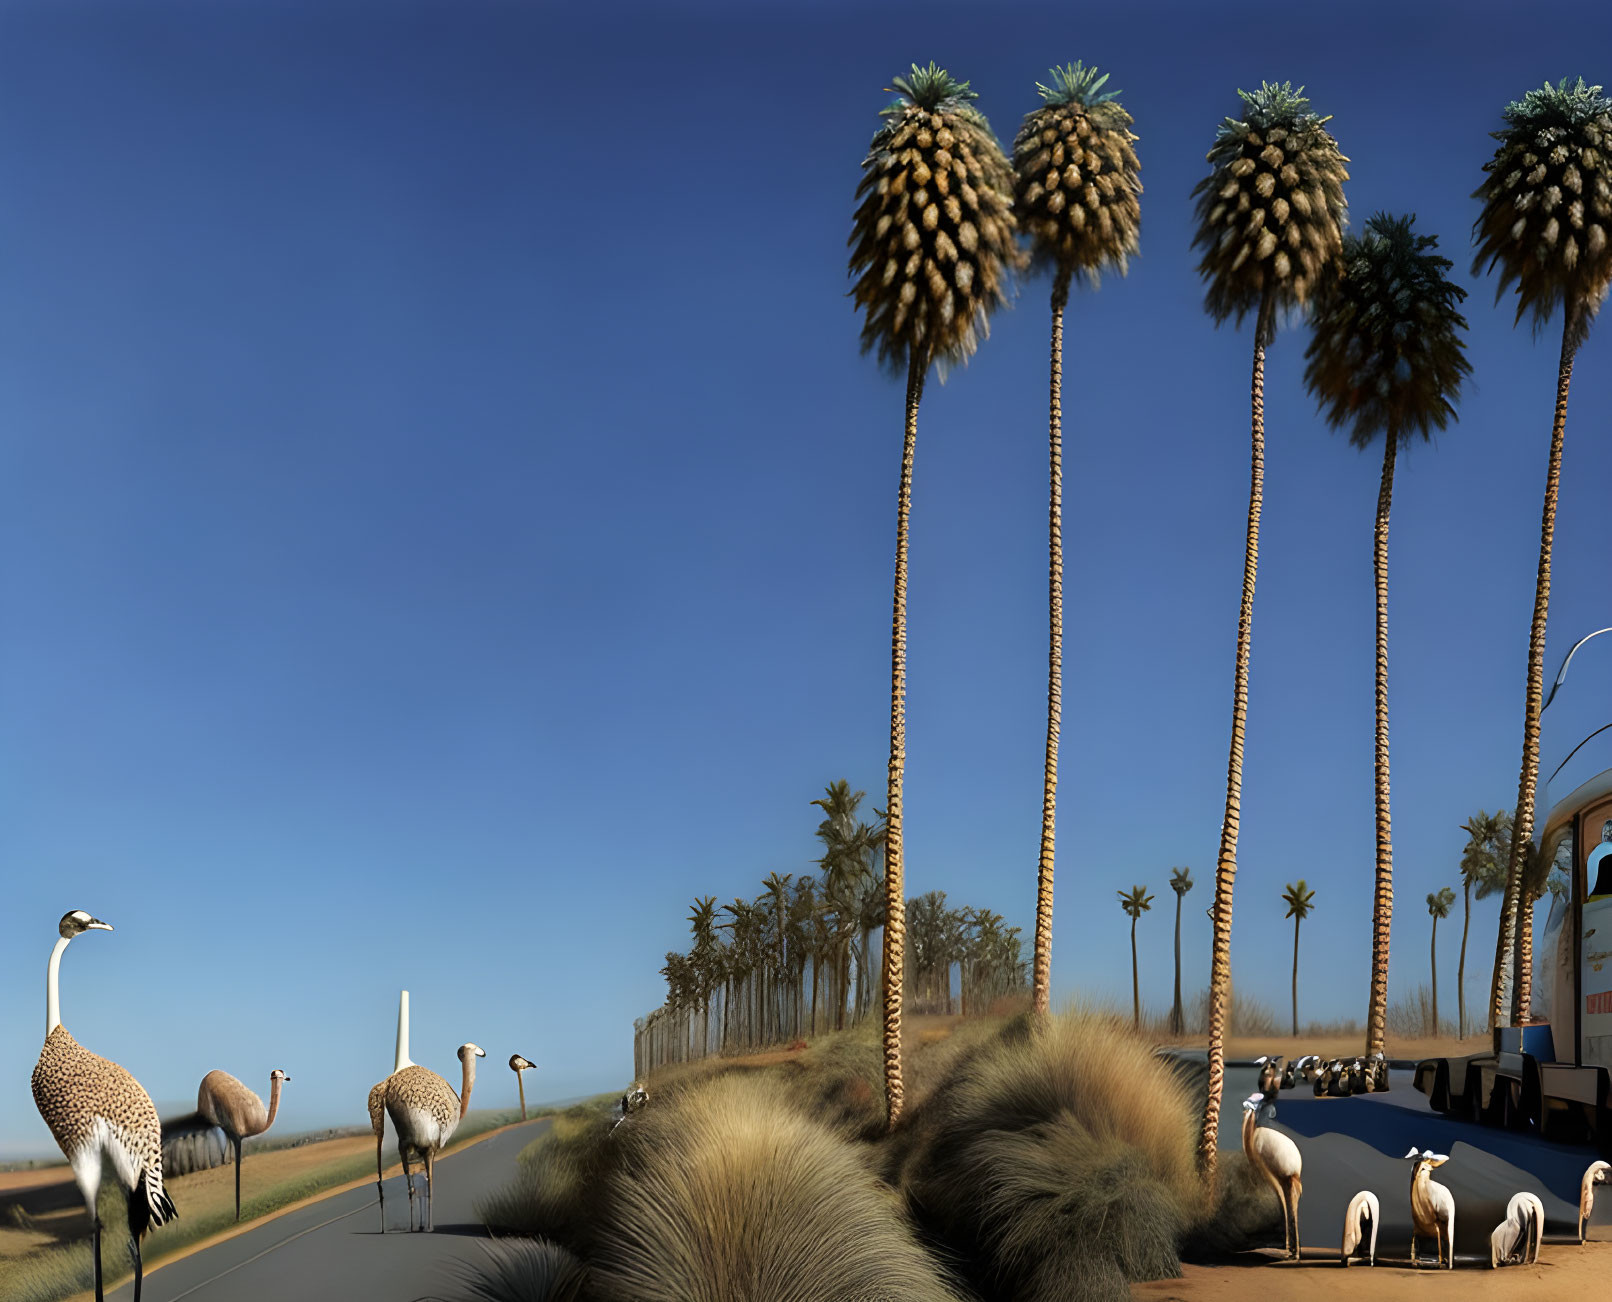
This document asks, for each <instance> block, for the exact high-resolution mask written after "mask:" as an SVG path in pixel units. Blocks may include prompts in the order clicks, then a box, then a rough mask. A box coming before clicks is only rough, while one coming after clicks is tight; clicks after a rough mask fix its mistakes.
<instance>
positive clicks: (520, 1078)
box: [515, 1071, 526, 1121]
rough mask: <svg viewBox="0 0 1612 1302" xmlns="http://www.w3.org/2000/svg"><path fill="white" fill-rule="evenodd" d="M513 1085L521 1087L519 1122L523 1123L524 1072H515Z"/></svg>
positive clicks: (524, 1112) (524, 1099)
mask: <svg viewBox="0 0 1612 1302" xmlns="http://www.w3.org/2000/svg"><path fill="white" fill-rule="evenodd" d="M515 1083H516V1084H517V1085H519V1086H520V1087H521V1120H522V1121H525V1120H526V1074H525V1073H524V1072H519V1071H518V1072H516V1073H515Z"/></svg>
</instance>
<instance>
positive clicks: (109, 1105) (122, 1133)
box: [33, 909, 179, 1302]
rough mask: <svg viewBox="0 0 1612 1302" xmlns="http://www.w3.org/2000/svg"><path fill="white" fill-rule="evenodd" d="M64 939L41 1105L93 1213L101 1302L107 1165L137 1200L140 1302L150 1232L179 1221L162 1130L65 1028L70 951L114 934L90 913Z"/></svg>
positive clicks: (54, 982)
mask: <svg viewBox="0 0 1612 1302" xmlns="http://www.w3.org/2000/svg"><path fill="white" fill-rule="evenodd" d="M57 930H58V931H59V932H60V933H61V939H60V940H58V941H57V942H56V948H55V949H53V950H51V952H50V967H49V969H48V970H47V972H46V976H45V1047H44V1048H43V1049H41V1050H40V1053H39V1062H38V1063H37V1064H36V1065H35V1066H34V1078H33V1088H34V1104H35V1106H37V1107H38V1109H39V1115H40V1116H41V1117H43V1118H44V1119H45V1124H46V1125H47V1126H49V1127H50V1133H51V1134H52V1135H54V1136H55V1137H56V1142H57V1144H59V1145H60V1146H61V1150H62V1152H63V1154H65V1155H66V1157H67V1160H68V1162H69V1164H70V1165H71V1166H72V1168H73V1179H74V1180H75V1181H76V1182H77V1184H78V1191H79V1193H80V1194H82V1195H83V1197H84V1206H85V1207H86V1208H88V1209H89V1214H90V1223H91V1225H92V1226H93V1227H94V1231H93V1234H94V1254H95V1302H102V1300H103V1297H104V1294H103V1293H102V1291H101V1217H100V1213H99V1212H98V1211H97V1209H96V1205H95V1199H96V1195H97V1194H98V1193H99V1192H100V1188H101V1175H102V1169H103V1163H104V1159H106V1158H108V1157H110V1158H111V1159H112V1169H113V1172H114V1174H115V1176H116V1179H117V1181H118V1183H119V1184H121V1185H122V1186H123V1187H124V1188H125V1189H127V1190H128V1195H129V1253H130V1255H131V1256H132V1257H133V1258H134V1298H135V1302H140V1285H141V1283H142V1281H143V1279H144V1276H145V1271H144V1268H143V1266H142V1265H141V1261H140V1239H141V1236H142V1235H144V1234H145V1232H146V1231H147V1230H149V1229H153V1228H155V1227H156V1226H159V1225H163V1224H165V1223H166V1222H168V1221H170V1220H173V1219H174V1218H175V1217H176V1216H178V1214H179V1213H178V1212H177V1211H175V1210H174V1205H173V1199H171V1198H169V1197H168V1194H167V1191H166V1190H165V1189H164V1188H163V1187H162V1123H161V1122H160V1121H158V1120H157V1109H156V1107H155V1105H153V1104H152V1102H151V1096H150V1095H149V1094H147V1093H146V1092H145V1090H143V1089H141V1088H140V1082H139V1081H137V1080H135V1078H134V1077H133V1076H131V1075H129V1073H128V1072H126V1071H125V1070H124V1069H123V1068H122V1067H119V1066H118V1065H117V1063H115V1062H108V1061H107V1060H106V1059H105V1058H101V1057H98V1056H97V1055H95V1054H93V1053H91V1052H90V1051H89V1050H88V1049H86V1048H83V1047H82V1046H81V1045H80V1044H79V1043H78V1041H76V1040H75V1039H73V1037H72V1036H71V1035H70V1034H68V1031H67V1028H66V1027H65V1026H63V1025H62V1016H61V997H60V993H59V976H60V972H61V964H62V951H63V950H65V949H66V948H67V944H68V942H69V941H70V940H72V939H73V937H74V936H78V935H81V934H82V933H84V932H86V931H111V930H112V928H111V926H110V925H108V924H107V923H105V922H102V921H101V920H100V919H98V918H92V917H91V916H90V915H89V914H87V913H85V912H84V910H83V909H74V910H73V911H72V912H71V913H64V914H63V915H62V920H61V923H60V925H59V926H58V928H57Z"/></svg>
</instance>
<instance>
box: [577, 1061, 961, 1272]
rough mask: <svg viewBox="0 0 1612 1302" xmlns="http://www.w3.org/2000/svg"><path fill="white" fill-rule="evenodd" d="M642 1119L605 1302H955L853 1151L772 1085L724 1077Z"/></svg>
mask: <svg viewBox="0 0 1612 1302" xmlns="http://www.w3.org/2000/svg"><path fill="white" fill-rule="evenodd" d="M657 1102H660V1101H659V1100H658V1101H657ZM638 1120H639V1123H640V1124H638V1125H637V1126H636V1127H634V1129H633V1132H632V1134H631V1135H630V1136H627V1137H625V1138H624V1139H623V1140H622V1141H621V1146H620V1149H619V1152H618V1154H617V1160H618V1163H619V1165H618V1168H617V1170H616V1172H615V1174H614V1175H613V1177H612V1178H611V1180H610V1187H609V1191H608V1197H607V1206H606V1208H605V1210H604V1213H603V1215H602V1217H601V1220H600V1223H599V1224H598V1226H597V1230H596V1233H595V1235H594V1236H593V1251H592V1254H591V1262H592V1265H593V1269H594V1274H593V1289H594V1291H595V1292H596V1293H597V1294H598V1296H599V1297H600V1298H601V1299H605V1300H607V1302H629V1300H630V1302H732V1299H735V1298H744V1299H746V1302H875V1300H877V1302H952V1300H953V1299H956V1298H957V1297H958V1294H957V1293H955V1292H954V1291H953V1290H952V1289H951V1288H950V1287H949V1286H948V1284H947V1283H946V1281H945V1279H944V1278H943V1276H942V1275H941V1273H940V1271H939V1269H938V1268H937V1267H936V1266H935V1264H934V1263H933V1262H932V1261H931V1260H930V1259H929V1258H928V1256H927V1255H926V1254H925V1253H924V1251H923V1249H922V1248H920V1247H919V1245H918V1243H917V1241H916V1239H915V1238H914V1236H913V1233H912V1230H911V1227H910V1226H909V1224H908V1222H907V1220H906V1217H905V1215H904V1214H903V1212H902V1209H901V1206H900V1200H899V1198H897V1197H896V1196H895V1195H894V1193H893V1192H892V1191H891V1190H889V1189H887V1188H885V1187H884V1186H882V1185H881V1184H880V1183H879V1181H878V1180H877V1179H876V1178H875V1176H874V1175H873V1173H872V1171H871V1170H870V1169H869V1167H868V1165H867V1163H866V1162H864V1161H863V1160H862V1157H861V1155H860V1154H859V1151H858V1149H857V1147H856V1146H854V1145H852V1144H849V1143H847V1142H846V1141H845V1140H844V1139H843V1138H841V1137H840V1136H838V1135H836V1134H835V1133H834V1132H833V1131H832V1130H830V1129H829V1128H828V1127H826V1126H824V1125H822V1124H821V1123H819V1122H817V1121H814V1120H812V1119H811V1118H809V1117H808V1116H806V1115H804V1114H803V1113H801V1112H800V1111H798V1110H797V1109H796V1108H795V1107H792V1106H790V1105H789V1104H788V1103H787V1102H783V1103H782V1105H781V1101H780V1097H779V1092H778V1090H777V1088H776V1081H772V1080H768V1079H767V1078H766V1077H765V1076H756V1077H747V1076H744V1075H738V1074H732V1075H727V1076H723V1077H719V1078H717V1079H714V1080H711V1081H710V1082H709V1083H707V1084H706V1085H705V1086H704V1087H703V1088H701V1089H698V1090H691V1091H688V1092H686V1093H684V1094H683V1095H682V1096H681V1097H679V1098H676V1099H674V1100H671V1101H669V1102H666V1103H665V1104H664V1106H659V1107H654V1106H652V1107H651V1108H649V1109H646V1110H645V1111H644V1112H643V1113H641V1114H640V1115H639V1118H638Z"/></svg>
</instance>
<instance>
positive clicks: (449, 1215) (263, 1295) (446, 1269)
mask: <svg viewBox="0 0 1612 1302" xmlns="http://www.w3.org/2000/svg"><path fill="white" fill-rule="evenodd" d="M548 1124H549V1123H548V1121H546V1120H543V1121H528V1122H526V1123H525V1124H523V1125H518V1126H514V1127H512V1128H510V1129H509V1130H506V1131H504V1132H503V1133H501V1134H497V1135H494V1136H492V1138H490V1139H484V1140H482V1141H481V1142H480V1143H478V1144H473V1145H472V1146H470V1147H469V1148H466V1149H464V1150H463V1151H461V1152H458V1153H450V1154H449V1155H448V1156H446V1157H443V1158H440V1159H439V1160H438V1161H437V1170H436V1208H435V1213H434V1220H435V1224H436V1230H435V1232H434V1233H432V1234H409V1233H407V1232H406V1231H407V1230H408V1225H409V1220H408V1217H409V1198H408V1193H407V1190H406V1188H405V1186H404V1184H403V1177H402V1176H401V1175H397V1176H394V1177H392V1178H391V1179H390V1180H388V1181H387V1182H386V1228H387V1233H386V1234H385V1235H384V1236H383V1235H382V1234H381V1232H380V1213H379V1212H378V1211H377V1210H376V1206H375V1182H374V1181H370V1182H369V1183H368V1184H365V1185H362V1186H360V1187H359V1188H357V1189H349V1190H348V1191H347V1192H346V1193H342V1194H337V1195H336V1196H335V1197H332V1198H325V1199H321V1200H320V1201H319V1202H316V1203H312V1204H310V1205H309V1206H307V1207H303V1208H301V1209H300V1210H298V1211H295V1212H291V1213H290V1214H289V1215H286V1216H282V1217H280V1218H279V1219H278V1220H274V1221H270V1222H268V1223H266V1224H263V1225H260V1226H258V1227H257V1228H255V1229H251V1230H248V1231H247V1232H246V1233H245V1234H240V1235H237V1236H236V1237H235V1238H233V1239H229V1240H227V1241H226V1242H224V1243H220V1244H218V1245H216V1246H215V1247H211V1248H208V1249H206V1250H204V1251H202V1252H198V1253H195V1254H193V1255H191V1256H189V1257H185V1258H184V1259H182V1260H180V1261H175V1262H171V1263H170V1264H168V1265H166V1266H164V1267H162V1269H161V1270H158V1271H155V1272H153V1273H150V1274H148V1275H147V1276H146V1281H145V1292H144V1295H143V1297H142V1302H180V1299H181V1298H184V1299H187V1302H287V1299H290V1300H291V1302H325V1299H333V1300H334V1299H344V1300H345V1299H349V1298H363V1299H366V1302H414V1300H415V1299H419V1298H430V1297H440V1298H454V1297H458V1296H462V1293H463V1291H462V1289H461V1288H460V1287H459V1280H460V1278H461V1273H460V1267H461V1265H462V1263H464V1262H467V1261H474V1260H476V1258H477V1257H478V1256H480V1253H481V1247H480V1244H481V1243H483V1242H485V1241H486V1238H487V1232H486V1230H485V1229H483V1228H482V1226H481V1225H480V1224H479V1223H478V1222H477V1220H476V1214H475V1211H474V1206H473V1205H474V1203H475V1202H476V1200H477V1199H478V1198H480V1197H482V1196H483V1195H485V1194H487V1193H490V1192H491V1191H493V1190H495V1189H497V1188H498V1187H499V1186H500V1185H501V1184H503V1182H504V1181H505V1180H507V1179H508V1178H509V1177H510V1176H511V1175H512V1174H513V1172H514V1169H515V1155H516V1154H517V1153H519V1152H520V1151H521V1149H522V1148H524V1147H525V1146H526V1145H527V1144H529V1143H531V1142H532V1140H534V1139H535V1138H537V1136H538V1135H540V1134H542V1133H543V1130H544V1129H545V1128H546V1127H547V1126H548ZM419 1185H420V1187H421V1189H422V1190H423V1187H424V1178H423V1177H420V1178H419ZM393 1230H397V1231H398V1233H396V1234H394V1233H392V1231H393ZM104 1250H109V1251H110V1252H111V1253H114V1254H116V1253H117V1252H118V1251H119V1249H118V1247H116V1246H114V1245H113V1244H112V1243H111V1241H109V1242H108V1244H107V1245H106V1246H105V1249H104ZM107 1296H108V1299H109V1302H129V1300H130V1299H132V1298H133V1297H134V1285H133V1283H132V1281H131V1282H130V1283H128V1284H125V1285H124V1286H123V1287H122V1288H120V1289H118V1290H116V1291H115V1292H113V1293H109V1294H108V1295H107Z"/></svg>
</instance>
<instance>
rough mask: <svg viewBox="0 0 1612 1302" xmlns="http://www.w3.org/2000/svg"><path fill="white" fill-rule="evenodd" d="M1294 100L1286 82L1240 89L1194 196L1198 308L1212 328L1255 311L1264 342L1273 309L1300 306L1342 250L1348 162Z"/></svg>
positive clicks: (1318, 120) (1302, 102) (1305, 103)
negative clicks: (1239, 103) (1239, 105)
mask: <svg viewBox="0 0 1612 1302" xmlns="http://www.w3.org/2000/svg"><path fill="white" fill-rule="evenodd" d="M1303 92H1304V88H1303V87H1302V86H1300V87H1299V88H1298V89H1297V90H1294V89H1293V87H1292V85H1291V84H1290V83H1288V82H1282V83H1281V84H1280V85H1272V84H1271V83H1269V82H1266V83H1262V84H1261V86H1260V88H1259V89H1258V90H1256V91H1245V90H1239V91H1238V92H1237V94H1238V95H1240V96H1241V97H1242V100H1243V106H1244V107H1243V115H1242V117H1241V118H1231V117H1228V118H1226V119H1225V121H1224V122H1222V123H1221V126H1220V130H1219V132H1218V133H1217V134H1216V136H1215V143H1214V146H1213V147H1212V148H1211V149H1210V150H1209V164H1210V168H1211V170H1210V173H1209V175H1208V176H1207V177H1205V178H1204V179H1203V180H1202V181H1200V182H1199V183H1198V185H1197V187H1196V188H1195V189H1194V190H1193V193H1194V194H1195V195H1197V196H1198V230H1197V234H1196V235H1195V236H1194V238H1193V244H1194V246H1195V247H1198V248H1201V249H1203V251H1204V252H1203V260H1202V262H1201V263H1199V266H1198V271H1199V273H1200V274H1201V275H1202V276H1203V277H1204V279H1205V280H1207V281H1208V282H1209V289H1208V292H1207V294H1206V295H1205V298H1204V307H1205V309H1206V310H1207V311H1208V313H1209V314H1210V316H1212V317H1214V319H1215V321H1216V322H1217V323H1219V322H1221V321H1224V320H1225V319H1226V318H1227V317H1233V318H1235V320H1236V322H1237V323H1238V324H1241V323H1242V319H1243V317H1244V316H1245V315H1247V314H1248V313H1249V312H1251V311H1252V312H1255V313H1256V314H1257V315H1258V316H1259V333H1260V337H1261V338H1262V339H1263V340H1264V341H1265V342H1267V343H1268V342H1269V341H1270V337H1271V335H1272V334H1273V333H1274V316H1273V313H1272V309H1273V308H1281V307H1286V306H1302V305H1303V304H1305V303H1307V302H1308V301H1309V298H1310V296H1311V294H1312V293H1313V292H1314V291H1315V289H1316V287H1317V285H1318V284H1319V283H1320V281H1321V278H1322V276H1323V273H1324V271H1325V269H1326V267H1327V264H1328V263H1329V262H1331V261H1332V259H1333V258H1335V257H1336V256H1337V254H1338V252H1339V249H1340V248H1341V246H1342V239H1343V234H1342V222H1343V213H1344V199H1343V183H1344V181H1346V180H1348V178H1349V173H1348V172H1347V171H1346V170H1345V167H1344V164H1345V163H1347V162H1348V161H1349V160H1348V159H1347V158H1345V157H1344V156H1343V154H1342V153H1340V152H1339V150H1338V142H1337V141H1336V140H1334V139H1333V138H1332V136H1331V135H1329V134H1328V133H1327V131H1326V127H1325V124H1326V123H1327V122H1329V121H1330V120H1331V119H1330V118H1323V117H1318V116H1317V115H1316V114H1315V113H1314V112H1312V111H1311V109H1310V101H1309V100H1307V99H1305V98H1304V94H1303Z"/></svg>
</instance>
